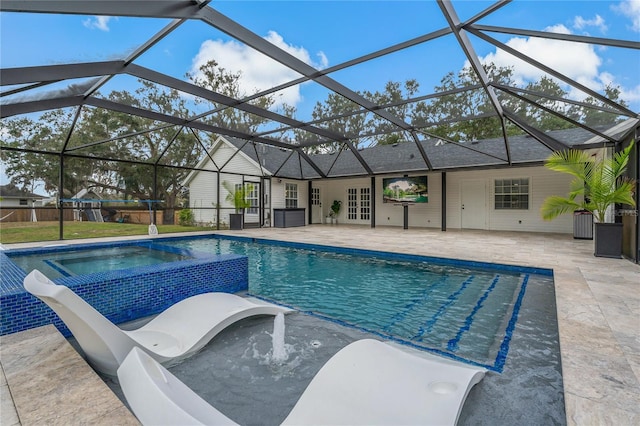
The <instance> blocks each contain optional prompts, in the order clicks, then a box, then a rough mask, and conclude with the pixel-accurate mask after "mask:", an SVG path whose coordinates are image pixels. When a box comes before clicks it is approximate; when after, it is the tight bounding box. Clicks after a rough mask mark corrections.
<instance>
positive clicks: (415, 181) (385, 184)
mask: <svg viewBox="0 0 640 426" xmlns="http://www.w3.org/2000/svg"><path fill="white" fill-rule="evenodd" d="M382 201H383V202H384V203H428V202H429V191H428V185H427V176H411V177H397V178H382Z"/></svg>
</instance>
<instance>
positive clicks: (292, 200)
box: [284, 183, 298, 209]
mask: <svg viewBox="0 0 640 426" xmlns="http://www.w3.org/2000/svg"><path fill="white" fill-rule="evenodd" d="M284 206H285V207H286V208H288V209H295V208H298V184H296V183H287V184H286V185H285V187H284Z"/></svg>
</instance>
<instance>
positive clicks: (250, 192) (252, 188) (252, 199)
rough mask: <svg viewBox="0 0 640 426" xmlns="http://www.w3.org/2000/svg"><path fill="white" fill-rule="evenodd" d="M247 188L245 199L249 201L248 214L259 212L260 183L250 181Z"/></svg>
mask: <svg viewBox="0 0 640 426" xmlns="http://www.w3.org/2000/svg"><path fill="white" fill-rule="evenodd" d="M245 188H246V191H245V199H246V200H247V202H248V203H249V208H247V214H258V208H259V206H258V185H257V184H255V183H248V184H246V186H245Z"/></svg>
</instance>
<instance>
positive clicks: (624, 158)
mask: <svg viewBox="0 0 640 426" xmlns="http://www.w3.org/2000/svg"><path fill="white" fill-rule="evenodd" d="M633 145H634V142H633V141H632V142H631V143H630V144H629V146H628V147H627V148H625V149H624V150H623V151H621V152H618V153H616V154H614V155H613V156H612V157H610V158H602V159H594V158H593V157H592V156H591V155H590V154H589V153H588V152H587V151H581V150H576V149H571V150H566V151H560V152H555V153H553V154H552V155H551V156H550V157H549V159H548V160H547V161H546V162H545V167H547V168H548V169H550V170H554V171H556V172H562V173H568V174H569V175H571V176H573V177H574V179H573V181H572V182H571V184H570V187H569V195H568V196H567V197H561V196H557V195H554V196H550V197H548V198H547V199H545V200H544V202H543V204H542V206H541V208H540V212H541V214H542V218H543V219H544V220H551V219H554V218H556V217H558V216H559V215H561V214H564V213H570V212H574V211H576V210H580V209H583V210H587V211H590V212H591V213H593V214H594V216H595V218H596V221H597V222H599V223H604V222H605V214H606V212H607V209H608V208H609V206H611V205H613V204H617V203H620V204H628V205H630V206H635V201H634V199H633V193H634V190H635V181H633V180H631V179H629V178H628V177H625V176H624V174H625V171H626V169H627V165H628V163H629V155H630V154H631V150H632V149H633Z"/></svg>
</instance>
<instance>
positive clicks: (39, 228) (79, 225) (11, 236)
mask: <svg viewBox="0 0 640 426" xmlns="http://www.w3.org/2000/svg"><path fill="white" fill-rule="evenodd" d="M211 230H213V228H207V227H201V226H180V225H158V234H170V233H172V232H192V231H211ZM59 232H60V231H59V228H58V222H7V223H0V243H4V244H11V243H27V242H34V241H52V240H57V239H59ZM148 234H149V225H139V224H134V223H116V222H107V223H96V222H65V223H64V239H67V240H71V239H75V238H98V237H123V236H127V235H148Z"/></svg>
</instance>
